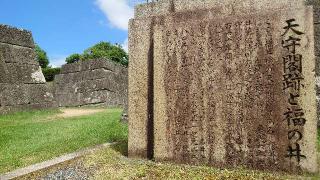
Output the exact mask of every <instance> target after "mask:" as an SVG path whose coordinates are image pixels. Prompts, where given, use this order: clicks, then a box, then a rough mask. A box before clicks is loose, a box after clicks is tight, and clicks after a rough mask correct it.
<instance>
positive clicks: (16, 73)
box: [0, 25, 54, 113]
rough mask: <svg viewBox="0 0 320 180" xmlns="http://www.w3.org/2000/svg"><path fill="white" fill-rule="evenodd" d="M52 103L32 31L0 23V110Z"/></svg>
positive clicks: (39, 107) (14, 109) (8, 110)
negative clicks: (37, 58)
mask: <svg viewBox="0 0 320 180" xmlns="http://www.w3.org/2000/svg"><path fill="white" fill-rule="evenodd" d="M53 106H54V101H53V94H52V92H50V90H49V88H48V87H47V85H46V81H45V78H44V76H43V74H42V71H41V67H40V66H39V63H38V62H37V61H36V53H35V51H34V42H33V39H32V35H31V32H29V31H25V30H21V29H16V28H12V27H9V26H6V25H0V113H7V112H12V111H18V110H27V109H41V108H50V107H53Z"/></svg>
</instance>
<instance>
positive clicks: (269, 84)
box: [128, 0, 318, 172]
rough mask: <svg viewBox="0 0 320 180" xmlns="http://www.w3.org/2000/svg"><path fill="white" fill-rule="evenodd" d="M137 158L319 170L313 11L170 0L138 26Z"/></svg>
mask: <svg viewBox="0 0 320 180" xmlns="http://www.w3.org/2000/svg"><path fill="white" fill-rule="evenodd" d="M129 55H130V65H129V89H128V91H129V142H128V146H129V156H130V157H138V158H154V159H155V160H157V161H172V162H176V163H188V164H193V165H197V164H199V165H210V166H215V167H235V166H242V167H247V168H252V169H262V170H275V171H288V172H302V171H306V172H316V171H317V169H318V167H317V157H316V152H317V151H316V134H317V128H316V122H317V117H316V116H317V112H316V110H317V108H316V107H317V105H316V92H315V56H314V26H313V9H312V7H311V6H306V5H305V2H304V0H268V1H264V0H257V1H253V0H241V1H235V0H161V1H159V2H154V3H149V4H142V5H139V6H137V7H136V9H135V18H134V19H132V20H131V21H130V28H129Z"/></svg>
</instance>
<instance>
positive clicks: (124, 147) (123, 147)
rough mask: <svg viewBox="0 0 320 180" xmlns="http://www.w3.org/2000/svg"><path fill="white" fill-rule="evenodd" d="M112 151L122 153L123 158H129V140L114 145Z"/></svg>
mask: <svg viewBox="0 0 320 180" xmlns="http://www.w3.org/2000/svg"><path fill="white" fill-rule="evenodd" d="M111 149H113V150H115V151H117V152H119V153H121V154H122V155H123V156H128V140H123V141H120V142H118V143H117V144H114V145H112V146H111Z"/></svg>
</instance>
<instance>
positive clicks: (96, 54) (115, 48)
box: [66, 42, 129, 66]
mask: <svg viewBox="0 0 320 180" xmlns="http://www.w3.org/2000/svg"><path fill="white" fill-rule="evenodd" d="M98 58H106V59H109V60H111V61H114V62H117V63H120V64H122V65H124V66H128V59H129V58H128V54H127V53H126V52H125V51H124V50H123V49H122V47H121V46H120V45H119V44H115V45H113V44H111V43H109V42H100V43H98V44H96V45H94V46H92V47H90V48H88V49H87V50H85V51H84V52H83V54H82V55H79V54H73V55H71V56H69V57H68V58H67V59H66V62H67V63H68V64H69V63H73V62H78V61H79V60H89V59H98Z"/></svg>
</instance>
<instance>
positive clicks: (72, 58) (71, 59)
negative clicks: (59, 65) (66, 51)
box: [66, 54, 82, 64]
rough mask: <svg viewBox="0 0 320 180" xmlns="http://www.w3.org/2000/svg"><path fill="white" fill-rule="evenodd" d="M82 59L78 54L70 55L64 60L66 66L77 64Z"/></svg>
mask: <svg viewBox="0 0 320 180" xmlns="http://www.w3.org/2000/svg"><path fill="white" fill-rule="evenodd" d="M81 59H82V57H81V55H80V54H72V55H70V56H69V57H67V58H66V62H67V64H70V63H75V62H78V61H80V60H81Z"/></svg>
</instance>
